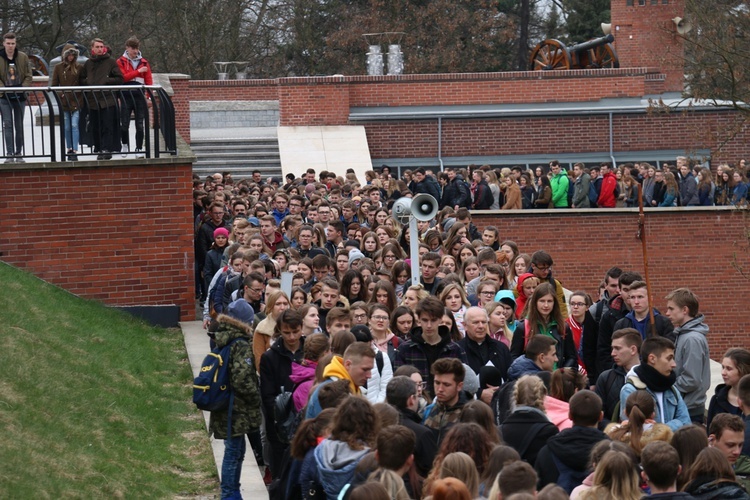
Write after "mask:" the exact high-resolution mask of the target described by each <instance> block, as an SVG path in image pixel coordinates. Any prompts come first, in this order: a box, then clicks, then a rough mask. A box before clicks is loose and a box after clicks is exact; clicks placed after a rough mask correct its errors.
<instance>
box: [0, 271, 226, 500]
mask: <svg viewBox="0 0 750 500" xmlns="http://www.w3.org/2000/svg"><path fill="white" fill-rule="evenodd" d="M0 324H2V327H1V328H0V332H2V338H1V342H2V343H1V344H0V366H2V371H0V373H2V376H0V429H2V431H4V432H3V434H4V436H3V438H2V439H0V498H58V497H76V498H112V497H115V498H116V497H129V498H132V497H148V498H164V497H168V498H169V497H177V496H179V497H183V496H188V497H191V496H200V495H206V494H208V495H213V494H214V493H216V492H217V489H218V479H217V475H216V469H215V465H214V463H213V455H212V453H211V448H210V445H209V441H208V437H207V435H206V430H205V425H204V423H203V419H202V417H201V416H200V414H199V413H198V411H197V410H196V409H195V407H194V406H193V405H192V402H191V400H190V386H191V382H192V375H191V372H190V365H189V364H188V361H187V356H186V353H185V348H184V344H183V340H182V335H181V333H180V332H179V330H176V329H175V330H164V329H160V328H154V327H150V326H147V325H145V324H142V323H140V322H138V321H136V320H134V319H132V318H131V317H130V316H128V315H126V314H124V313H120V312H118V311H114V310H110V309H107V308H105V307H104V306H102V305H100V304H98V303H95V302H90V301H86V300H83V299H80V298H77V297H74V296H72V295H70V294H68V293H67V292H65V291H63V290H60V289H58V288H55V287H53V286H51V285H49V284H47V283H44V282H41V281H40V280H38V279H36V278H35V277H33V276H31V275H28V274H25V273H23V272H21V271H18V270H16V269H13V268H11V267H9V266H7V265H5V264H3V263H0Z"/></svg>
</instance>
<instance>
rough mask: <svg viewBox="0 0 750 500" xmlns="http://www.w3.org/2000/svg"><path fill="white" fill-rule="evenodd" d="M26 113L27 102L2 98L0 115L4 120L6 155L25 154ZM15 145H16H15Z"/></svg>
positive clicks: (0, 99)
mask: <svg viewBox="0 0 750 500" xmlns="http://www.w3.org/2000/svg"><path fill="white" fill-rule="evenodd" d="M25 111H26V101H25V100H23V101H22V100H20V99H7V98H6V97H5V96H2V97H0V115H2V118H3V138H4V139H5V155H6V156H13V155H21V154H22V153H23V114H24V112H25ZM14 143H15V144H14Z"/></svg>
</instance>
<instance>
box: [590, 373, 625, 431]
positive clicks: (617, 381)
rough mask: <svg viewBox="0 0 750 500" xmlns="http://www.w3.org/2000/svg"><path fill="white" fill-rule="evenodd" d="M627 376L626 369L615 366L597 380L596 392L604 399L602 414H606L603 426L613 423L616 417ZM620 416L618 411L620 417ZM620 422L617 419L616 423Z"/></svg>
mask: <svg viewBox="0 0 750 500" xmlns="http://www.w3.org/2000/svg"><path fill="white" fill-rule="evenodd" d="M625 375H627V373H626V372H625V369H624V368H622V367H621V366H617V365H615V366H614V367H613V368H610V369H609V370H604V371H603V372H602V373H601V374H600V375H599V378H598V379H597V380H596V389H595V390H594V392H596V394H597V395H598V396H599V397H600V398H602V412H603V413H604V418H603V419H602V424H603V425H605V426H606V425H607V424H608V423H610V422H612V416H613V415H615V410H616V409H617V406H618V404H619V403H620V389H622V386H624V385H625ZM619 414H620V412H619V411H618V412H617V416H618V417H619ZM619 420H620V419H619V418H617V419H616V420H615V422H619Z"/></svg>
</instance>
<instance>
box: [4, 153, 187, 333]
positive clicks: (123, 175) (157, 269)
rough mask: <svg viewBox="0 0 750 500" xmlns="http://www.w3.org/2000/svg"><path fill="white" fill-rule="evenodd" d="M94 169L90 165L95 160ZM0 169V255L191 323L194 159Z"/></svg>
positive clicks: (74, 288) (72, 287)
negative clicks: (168, 310) (170, 310)
mask: <svg viewBox="0 0 750 500" xmlns="http://www.w3.org/2000/svg"><path fill="white" fill-rule="evenodd" d="M92 163H93V162H92ZM124 163H125V162H123V163H121V164H119V165H118V164H117V162H116V161H115V160H112V162H111V163H107V164H106V165H104V166H96V165H92V166H91V167H77V168H45V166H44V165H39V164H38V165H36V166H34V165H33V164H26V165H24V166H23V167H20V166H14V167H12V170H10V169H7V168H0V182H2V184H3V185H5V186H14V188H15V189H14V190H13V195H12V196H3V197H2V198H1V199H0V218H1V219H2V220H3V224H2V230H1V234H2V237H0V259H2V260H3V261H5V262H7V263H8V264H11V265H13V266H16V267H19V268H21V269H25V270H27V271H29V272H31V273H33V274H35V275H36V276H38V277H39V278H41V279H43V280H45V281H48V282H50V283H52V284H54V285H57V286H60V287H62V288H65V289H66V290H68V291H70V292H72V293H74V294H76V295H80V296H82V297H85V298H88V299H95V300H100V301H102V302H104V303H105V304H107V305H110V306H135V305H152V306H153V305H171V304H176V305H178V306H180V311H181V319H182V320H183V321H186V320H192V319H194V318H195V305H194V294H195V289H194V284H193V281H194V280H193V230H192V229H193V228H192V224H191V219H192V201H191V196H190V193H191V188H192V183H191V169H192V165H191V164H190V163H174V162H172V161H171V160H169V159H165V160H150V161H149V165H148V166H142V165H130V163H131V161H128V162H127V163H128V164H127V165H126V164H124Z"/></svg>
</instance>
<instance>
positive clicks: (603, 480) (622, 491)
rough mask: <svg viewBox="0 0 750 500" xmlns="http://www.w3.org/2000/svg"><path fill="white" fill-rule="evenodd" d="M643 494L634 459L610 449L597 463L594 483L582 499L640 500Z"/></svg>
mask: <svg viewBox="0 0 750 500" xmlns="http://www.w3.org/2000/svg"><path fill="white" fill-rule="evenodd" d="M642 496H643V493H642V492H641V488H640V486H639V481H638V472H637V471H636V469H635V464H634V463H633V460H632V459H631V458H630V457H629V456H628V455H627V454H625V453H623V452H621V451H615V450H612V451H608V452H607V453H605V454H604V457H602V460H601V461H600V462H599V463H598V464H597V465H596V470H595V471H594V485H593V486H592V487H591V488H590V489H588V490H586V491H584V492H583V493H582V494H581V496H580V498H581V499H582V500H588V499H591V500H610V499H611V500H639V499H640V498H641V497H642Z"/></svg>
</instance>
